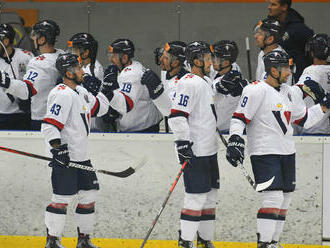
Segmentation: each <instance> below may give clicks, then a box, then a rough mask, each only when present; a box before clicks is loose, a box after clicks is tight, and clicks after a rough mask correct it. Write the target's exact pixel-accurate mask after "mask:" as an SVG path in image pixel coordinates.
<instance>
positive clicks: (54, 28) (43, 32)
mask: <svg viewBox="0 0 330 248" xmlns="http://www.w3.org/2000/svg"><path fill="white" fill-rule="evenodd" d="M59 34H60V27H59V26H58V25H57V23H56V22H54V21H53V20H43V21H39V22H37V23H36V24H34V26H33V28H32V35H38V36H39V37H40V36H45V38H46V41H47V43H49V44H55V41H56V36H58V35H59Z"/></svg>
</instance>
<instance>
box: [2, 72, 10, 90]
mask: <svg viewBox="0 0 330 248" xmlns="http://www.w3.org/2000/svg"><path fill="white" fill-rule="evenodd" d="M9 86H10V78H9V75H8V73H7V72H5V71H0V87H2V88H5V89H8V88H9Z"/></svg>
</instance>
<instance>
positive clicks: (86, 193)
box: [78, 190, 97, 204]
mask: <svg viewBox="0 0 330 248" xmlns="http://www.w3.org/2000/svg"><path fill="white" fill-rule="evenodd" d="M96 195H97V190H80V191H79V192H78V203H79V204H90V203H92V202H95V200H96Z"/></svg>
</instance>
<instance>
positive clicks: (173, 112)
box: [170, 109, 189, 118]
mask: <svg viewBox="0 0 330 248" xmlns="http://www.w3.org/2000/svg"><path fill="white" fill-rule="evenodd" d="M176 116H183V117H186V118H188V117H189V113H187V112H184V111H181V110H177V109H171V114H170V117H176Z"/></svg>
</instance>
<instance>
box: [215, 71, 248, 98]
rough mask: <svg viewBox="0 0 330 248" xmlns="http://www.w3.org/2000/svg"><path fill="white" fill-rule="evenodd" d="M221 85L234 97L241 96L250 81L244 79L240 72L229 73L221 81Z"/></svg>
mask: <svg viewBox="0 0 330 248" xmlns="http://www.w3.org/2000/svg"><path fill="white" fill-rule="evenodd" d="M220 84H221V85H222V87H223V88H225V89H226V90H227V91H228V93H229V94H230V95H232V96H233V97H236V96H240V95H241V94H242V91H243V88H244V87H245V86H246V85H247V84H248V81H247V80H245V79H243V78H242V74H241V73H240V72H239V71H229V72H227V73H226V74H225V75H224V76H223V78H222V79H221V81H220Z"/></svg>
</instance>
